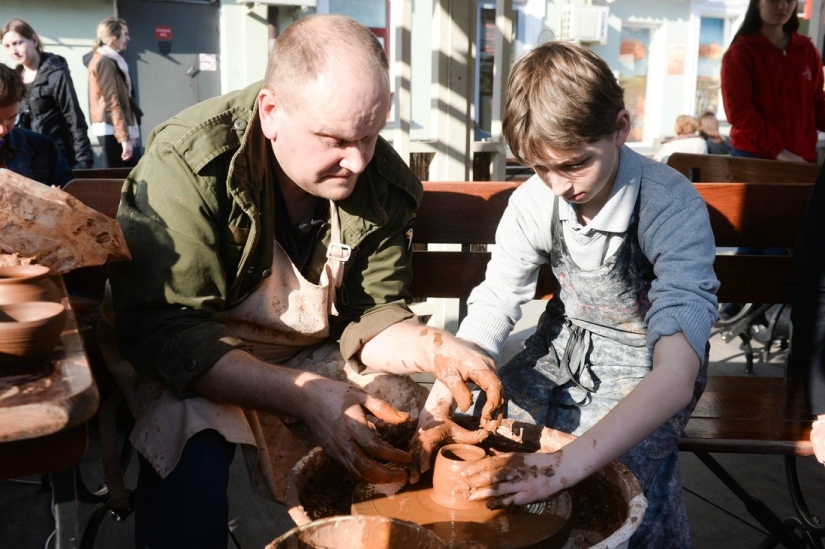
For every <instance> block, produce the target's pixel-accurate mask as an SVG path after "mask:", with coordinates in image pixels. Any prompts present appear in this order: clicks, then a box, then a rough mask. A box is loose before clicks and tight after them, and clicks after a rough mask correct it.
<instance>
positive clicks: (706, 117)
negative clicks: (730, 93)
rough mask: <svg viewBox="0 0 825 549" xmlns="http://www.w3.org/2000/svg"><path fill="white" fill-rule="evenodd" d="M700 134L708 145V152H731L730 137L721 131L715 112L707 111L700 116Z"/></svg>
mask: <svg viewBox="0 0 825 549" xmlns="http://www.w3.org/2000/svg"><path fill="white" fill-rule="evenodd" d="M699 135H700V136H701V137H702V138H703V139H704V140H705V143H707V145H708V154H730V137H728V136H727V135H721V134H720V133H719V119H717V118H716V113H715V112H713V111H706V112H704V113H702V116H700V117H699Z"/></svg>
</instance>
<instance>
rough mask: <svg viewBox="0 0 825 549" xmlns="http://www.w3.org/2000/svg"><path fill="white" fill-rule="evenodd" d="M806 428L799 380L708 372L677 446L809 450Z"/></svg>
mask: <svg viewBox="0 0 825 549" xmlns="http://www.w3.org/2000/svg"><path fill="white" fill-rule="evenodd" d="M810 432H811V415H810V412H809V411H808V406H807V404H806V402H805V395H804V393H803V386H802V383H801V382H800V381H799V380H797V379H788V378H783V377H739V376H710V377H709V378H708V385H707V388H706V389H705V392H704V394H703V395H702V398H701V399H699V403H698V404H697V405H696V409H695V410H694V411H693V414H692V415H691V419H690V421H689V422H688V425H687V428H686V429H685V433H684V434H683V435H682V438H681V439H680V441H679V449H680V450H682V451H708V452H745V453H758V454H787V455H790V454H796V455H811V454H812V453H813V447H812V446H811V442H810Z"/></svg>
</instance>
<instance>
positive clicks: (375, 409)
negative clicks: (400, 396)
mask: <svg viewBox="0 0 825 549" xmlns="http://www.w3.org/2000/svg"><path fill="white" fill-rule="evenodd" d="M361 393H362V394H363V395H364V399H363V402H362V403H361V406H363V407H364V408H366V409H367V410H369V411H370V413H372V415H374V416H375V417H377V418H378V419H380V420H381V421H383V422H385V423H390V424H392V425H397V424H399V423H404V422H407V421H409V420H410V414H408V413H407V412H400V411H398V410H396V409H395V408H393V407H392V406H391V405H390V404H388V403H386V402H385V401H383V400H381V399H380V398H376V397H374V396H372V395H370V394H369V393H365V392H363V391H361Z"/></svg>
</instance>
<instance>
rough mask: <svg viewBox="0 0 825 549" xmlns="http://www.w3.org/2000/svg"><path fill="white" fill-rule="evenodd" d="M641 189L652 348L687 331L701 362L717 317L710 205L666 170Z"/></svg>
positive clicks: (641, 240)
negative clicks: (650, 267)
mask: <svg viewBox="0 0 825 549" xmlns="http://www.w3.org/2000/svg"><path fill="white" fill-rule="evenodd" d="M657 172H658V173H657V174H655V177H654V178H652V179H650V178H644V179H643V183H642V187H641V193H642V196H641V199H642V203H641V210H640V219H639V243H640V245H641V246H642V251H643V252H644V254H645V256H646V257H647V258H648V259H649V260H650V262H651V263H652V264H653V271H654V274H655V278H654V280H653V282H652V283H651V288H650V293H649V298H650V302H651V308H650V310H649V311H648V313H647V315H646V317H645V320H646V322H647V327H648V336H647V337H648V339H647V344H648V347H649V348H650V349H651V351H652V349H653V346H654V345H655V343H656V341H657V340H658V339H659V337H661V336H663V335H671V334H674V333H676V332H682V333H683V334H684V335H685V337H686V338H687V339H688V341H689V342H690V344H691V346H692V347H693V350H694V351H695V352H696V354H697V356H698V357H699V359H700V360H704V357H705V349H706V347H707V343H708V339H709V338H710V331H711V328H712V327H713V323H714V322H715V321H716V318H717V316H718V312H717V299H716V291H717V290H718V288H719V281H718V280H717V278H716V274H715V273H714V271H713V262H714V259H715V257H716V246H715V241H714V238H713V232H712V230H711V226H710V219H709V216H708V210H707V205H706V204H705V202H704V200H702V197H701V196H699V194H698V193H697V192H696V190H695V189H694V188H693V186H692V185H691V184H690V182H689V181H688V180H687V179H686V178H685V177H684V176H682V175H681V174H678V173H677V172H675V171H673V170H671V169H670V168H667V167H666V166H661V168H659V169H658V170H657Z"/></svg>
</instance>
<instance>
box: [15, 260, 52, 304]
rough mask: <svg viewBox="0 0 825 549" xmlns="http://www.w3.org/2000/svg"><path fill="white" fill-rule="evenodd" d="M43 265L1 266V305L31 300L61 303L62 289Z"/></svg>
mask: <svg viewBox="0 0 825 549" xmlns="http://www.w3.org/2000/svg"><path fill="white" fill-rule="evenodd" d="M50 272H51V271H50V270H49V268H48V267H45V266H43V265H14V266H11V267H0V305H9V304H11V303H26V302H29V301H53V302H55V303H60V291H59V290H58V289H57V286H55V285H54V283H53V282H52V281H51V279H49V274H50Z"/></svg>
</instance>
